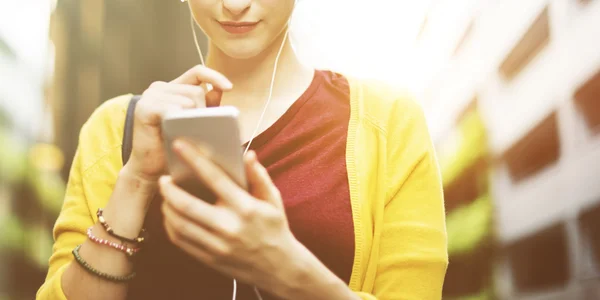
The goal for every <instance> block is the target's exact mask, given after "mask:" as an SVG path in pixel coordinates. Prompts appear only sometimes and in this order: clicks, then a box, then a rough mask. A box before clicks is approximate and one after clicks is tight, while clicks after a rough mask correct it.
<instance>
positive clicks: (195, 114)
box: [162, 106, 247, 203]
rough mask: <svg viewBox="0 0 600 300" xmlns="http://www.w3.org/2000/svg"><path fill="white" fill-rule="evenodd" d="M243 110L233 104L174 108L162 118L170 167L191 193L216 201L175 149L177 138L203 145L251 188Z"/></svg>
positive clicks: (182, 185) (225, 170) (170, 171)
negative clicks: (240, 121)
mask: <svg viewBox="0 0 600 300" xmlns="http://www.w3.org/2000/svg"><path fill="white" fill-rule="evenodd" d="M238 116H239V111H238V109H237V108H235V107H233V106H220V107H210V108H197V109H185V110H176V111H175V110H174V111H170V112H167V114H166V115H165V117H164V118H163V121H162V135H163V141H164V144H165V151H166V154H167V167H168V169H169V173H170V175H171V176H172V178H173V181H174V182H175V183H176V184H177V185H179V186H180V187H181V188H182V189H184V190H186V191H187V192H188V193H190V194H192V195H194V196H196V197H198V198H200V199H202V200H205V201H207V202H210V203H213V202H214V201H215V197H214V194H213V193H211V192H210V191H209V190H208V189H207V188H206V187H205V186H204V184H202V182H201V181H200V180H199V179H198V178H197V177H196V176H195V175H194V174H193V173H192V171H191V169H190V167H189V166H188V165H187V164H186V163H184V162H183V161H182V160H181V159H180V158H179V156H178V155H177V154H175V153H174V151H173V141H175V140H176V139H184V140H186V141H188V142H190V143H192V144H194V145H196V146H198V147H201V149H202V150H203V151H205V152H206V153H207V154H208V155H209V157H210V158H211V159H212V160H213V162H214V163H215V164H216V165H218V166H219V167H221V168H222V169H223V171H224V172H225V173H226V174H227V175H229V176H230V177H231V179H232V180H233V181H234V182H235V183H237V184H238V185H239V186H241V187H242V188H244V189H246V188H247V182H246V172H245V169H244V161H243V149H242V144H241V138H240V131H239V124H238Z"/></svg>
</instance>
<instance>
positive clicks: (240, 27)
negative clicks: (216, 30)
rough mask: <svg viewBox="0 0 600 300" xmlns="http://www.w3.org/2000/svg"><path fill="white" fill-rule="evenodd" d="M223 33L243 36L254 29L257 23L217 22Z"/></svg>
mask: <svg viewBox="0 0 600 300" xmlns="http://www.w3.org/2000/svg"><path fill="white" fill-rule="evenodd" d="M219 24H221V27H223V29H225V31H227V32H229V33H232V34H244V33H248V32H250V31H252V30H253V29H254V28H256V25H257V24H258V22H219Z"/></svg>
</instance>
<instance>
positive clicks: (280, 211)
mask: <svg viewBox="0 0 600 300" xmlns="http://www.w3.org/2000/svg"><path fill="white" fill-rule="evenodd" d="M174 149H175V151H176V152H177V153H178V154H179V155H180V157H181V158H182V159H183V160H184V161H185V162H187V163H188V164H189V165H190V167H191V168H192V169H193V171H194V172H195V175H196V176H197V177H198V179H199V180H200V181H201V182H203V183H204V184H205V185H207V187H209V188H210V189H211V190H212V191H213V192H214V193H215V194H216V196H217V198H218V200H217V202H216V203H215V205H211V204H209V203H207V202H205V201H203V200H201V199H197V198H195V197H193V196H192V195H190V194H188V193H186V192H185V191H183V190H182V189H180V188H179V187H178V186H176V185H175V184H174V183H173V182H172V181H171V178H170V177H163V178H162V179H161V181H160V189H161V193H162V195H163V197H164V199H165V201H164V203H163V206H162V210H163V214H164V217H165V228H166V231H167V234H168V236H169V238H170V239H171V241H172V242H173V243H174V244H175V245H177V246H178V247H180V248H181V249H183V250H184V251H186V252H187V253H188V254H190V255H191V256H193V257H195V258H197V259H198V260H200V261H201V262H203V263H205V264H206V265H208V266H211V267H213V268H214V269H216V270H218V271H220V272H222V273H225V274H227V275H229V276H232V277H234V278H236V279H238V280H242V281H244V282H248V283H251V284H255V285H257V286H259V287H262V288H267V287H270V286H280V287H281V286H283V285H284V284H285V283H283V282H282V281H287V280H292V279H291V278H287V277H288V276H291V275H292V273H293V272H291V271H292V269H294V268H297V267H298V266H295V264H298V263H299V261H298V259H299V258H300V257H301V256H300V255H299V254H300V253H299V251H303V250H302V249H303V246H302V245H301V244H300V243H299V242H298V241H297V240H296V239H295V238H294V236H293V234H292V233H291V231H290V229H289V226H288V222H287V219H286V215H285V211H284V208H283V203H282V200H281V196H280V193H279V190H278V189H277V188H276V187H275V185H274V184H273V182H272V181H271V179H270V177H269V175H268V173H267V171H266V169H265V168H264V167H263V166H262V165H260V163H259V162H258V161H257V159H256V154H254V152H249V153H248V155H246V156H245V158H244V162H245V168H246V174H247V179H248V184H249V192H247V191H245V190H244V189H242V188H240V187H239V186H238V185H237V184H235V183H234V182H233V181H232V180H231V179H230V178H229V177H228V176H227V175H226V174H225V173H224V172H223V171H222V170H221V169H220V168H219V167H217V166H216V165H215V164H213V163H212V162H211V160H210V159H209V158H208V157H206V156H204V155H203V154H202V153H201V152H200V151H198V150H197V149H196V148H195V147H193V146H191V145H190V144H188V143H186V142H183V141H176V142H175V144H174ZM292 265H294V266H292ZM271 292H273V291H271Z"/></svg>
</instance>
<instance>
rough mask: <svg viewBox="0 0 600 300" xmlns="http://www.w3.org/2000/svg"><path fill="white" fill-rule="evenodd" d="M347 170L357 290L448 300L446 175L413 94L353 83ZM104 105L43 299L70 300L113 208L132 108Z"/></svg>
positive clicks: (68, 202)
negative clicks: (90, 239)
mask: <svg viewBox="0 0 600 300" xmlns="http://www.w3.org/2000/svg"><path fill="white" fill-rule="evenodd" d="M349 83H350V101H351V115H350V123H349V128H348V140H347V150H346V161H347V170H348V180H349V186H350V198H351V203H352V213H353V220H354V234H355V255H354V265H353V267H352V276H351V278H350V284H349V286H350V288H351V289H352V290H353V291H356V293H357V294H358V295H360V297H361V298H363V299H380V300H383V299H395V300H396V299H419V300H427V299H441V291H442V285H443V281H444V276H445V273H446V268H447V265H448V254H447V235H446V227H445V213H444V201H443V193H442V184H441V177H440V172H439V168H438V164H437V160H436V156H435V153H434V149H433V146H432V142H431V139H430V136H429V132H428V129H427V125H426V123H425V117H424V115H423V112H422V110H421V108H420V107H419V105H418V104H416V103H415V102H413V101H412V100H411V99H410V97H408V96H407V95H405V94H402V93H398V92H396V91H393V90H391V89H390V88H389V87H386V86H383V85H379V84H377V83H367V82H366V81H359V80H355V79H352V78H349ZM130 97H131V95H124V96H121V97H117V98H115V99H112V100H110V101H107V102H106V103H104V104H103V105H101V106H100V107H99V108H98V109H97V110H96V111H95V112H94V113H93V114H92V116H91V117H90V119H89V120H88V121H87V122H86V124H85V125H84V126H83V128H82V130H81V134H80V137H79V146H78V149H77V152H76V155H75V158H74V161H73V165H72V168H71V173H70V178H69V182H68V187H67V192H66V196H65V201H64V204H63V208H62V211H61V213H60V216H59V217H58V220H57V221H56V225H55V227H54V239H55V243H54V247H53V254H52V257H51V258H50V267H49V270H48V275H47V277H46V282H45V283H44V284H43V285H42V286H41V287H40V289H39V291H38V293H37V299H53V300H54V299H66V297H65V295H64V293H63V291H62V287H61V277H62V274H63V272H64V271H65V269H66V266H67V265H68V264H69V263H70V262H71V261H72V260H73V256H72V254H71V250H72V249H73V248H75V246H76V245H78V244H81V243H82V242H83V241H84V240H85V239H86V234H85V230H86V228H88V227H89V226H91V225H93V224H94V223H95V222H96V215H95V212H96V210H97V209H98V208H99V207H103V206H104V205H105V204H106V202H107V201H108V199H109V197H110V194H111V192H112V189H113V186H114V184H115V181H116V179H117V175H118V172H119V170H120V169H121V167H122V162H121V141H122V132H123V126H124V119H125V111H126V108H127V103H128V101H129V99H130Z"/></svg>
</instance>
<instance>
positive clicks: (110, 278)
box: [73, 245, 135, 282]
mask: <svg viewBox="0 0 600 300" xmlns="http://www.w3.org/2000/svg"><path fill="white" fill-rule="evenodd" d="M79 248H81V245H79V246H77V247H75V249H73V256H74V257H75V261H76V262H77V263H78V264H79V265H80V266H81V267H82V268H83V269H85V270H86V271H87V272H89V273H90V274H92V275H94V276H97V277H100V278H102V279H105V280H108V281H112V282H126V281H130V280H132V279H133V278H134V277H135V272H132V273H131V274H129V275H125V276H114V275H110V274H106V273H104V272H100V271H98V270H96V269H94V267H92V266H90V264H88V263H87V261H85V260H84V259H83V258H82V257H81V255H79Z"/></svg>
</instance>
